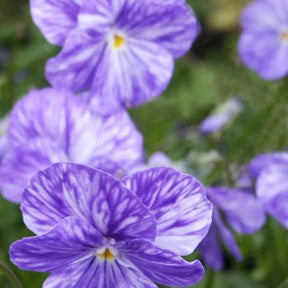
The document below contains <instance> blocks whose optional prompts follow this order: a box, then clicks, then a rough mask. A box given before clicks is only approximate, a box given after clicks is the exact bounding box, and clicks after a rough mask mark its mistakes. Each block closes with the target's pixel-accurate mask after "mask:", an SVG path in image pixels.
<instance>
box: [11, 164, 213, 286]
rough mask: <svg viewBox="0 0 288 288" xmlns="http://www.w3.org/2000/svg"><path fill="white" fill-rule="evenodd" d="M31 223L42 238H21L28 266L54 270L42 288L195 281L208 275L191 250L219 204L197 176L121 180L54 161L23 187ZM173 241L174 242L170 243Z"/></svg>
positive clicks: (162, 174) (166, 172)
mask: <svg viewBox="0 0 288 288" xmlns="http://www.w3.org/2000/svg"><path fill="white" fill-rule="evenodd" d="M21 209H22V213H23V216H24V221H25V223H26V225H27V227H29V228H30V229H31V230H32V231H34V232H35V233H36V234H37V235H38V236H35V237H29V238H25V239H23V240H20V241H17V242H15V243H14V244H13V245H12V247H11V250H10V256H11V259H12V261H13V262H14V263H15V264H16V265H17V266H18V267H20V268H21V269H25V270H34V271H39V272H50V273H51V275H50V276H49V277H48V279H47V280H46V281H45V283H44V285H43V287H63V288H64V287H65V288H70V287H87V288H88V287H91V288H92V287H111V288H112V287H113V288H114V287H115V288H117V287H119V288H120V287H121V288H122V287H137V288H141V287H143V288H144V287H145V288H146V287H151V288H152V287H157V286H156V285H155V284H153V282H152V281H154V282H157V283H161V284H164V285H171V286H179V285H180V286H188V285H192V284H194V283H196V282H198V281H199V280H200V279H201V278H202V276H203V273H204V270H203V267H202V265H201V264H200V262H199V261H194V262H191V263H188V262H186V261H185V260H183V259H182V258H181V257H180V256H179V255H186V254H190V253H191V252H192V251H193V250H194V249H195V248H196V247H197V245H198V244H199V242H200V241H201V240H202V238H203V237H204V236H205V235H206V233H207V231H208V229H209V226H210V222H211V216H212V207H211V205H210V203H209V202H208V200H207V198H206V193H205V189H204V188H203V187H202V185H201V184H200V183H199V182H198V181H196V180H195V179H194V178H193V177H191V176H189V175H186V174H182V173H179V172H177V171H175V170H173V169H171V168H155V169H148V170H146V171H144V172H139V173H136V174H133V175H130V176H128V177H126V178H124V179H122V180H121V181H119V180H117V179H115V178H113V177H112V176H110V175H108V174H106V173H104V172H101V171H100V170H95V169H92V168H88V167H86V166H81V165H77V164H54V165H52V166H51V167H50V168H48V169H47V170H45V171H43V172H39V173H38V174H37V175H36V176H35V177H34V178H33V179H32V181H31V182H30V184H29V186H28V188H27V189H26V190H25V192H24V196H23V201H22V204H21ZM172 243H173V245H171V244H172Z"/></svg>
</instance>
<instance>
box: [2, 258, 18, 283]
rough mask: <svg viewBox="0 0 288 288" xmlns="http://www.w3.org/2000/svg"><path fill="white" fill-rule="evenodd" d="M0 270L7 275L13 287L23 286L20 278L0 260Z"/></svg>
mask: <svg viewBox="0 0 288 288" xmlns="http://www.w3.org/2000/svg"><path fill="white" fill-rule="evenodd" d="M0 270H2V271H3V272H4V274H5V275H6V276H7V278H8V279H9V281H10V282H11V284H12V285H13V286H14V287H15V288H23V286H22V284H21V282H20V280H19V279H18V278H17V276H16V275H15V273H14V272H13V271H12V270H11V269H10V267H9V266H8V265H6V264H5V263H4V262H2V261H0Z"/></svg>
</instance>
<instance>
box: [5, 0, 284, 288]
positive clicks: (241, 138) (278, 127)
mask: <svg viewBox="0 0 288 288" xmlns="http://www.w3.org/2000/svg"><path fill="white" fill-rule="evenodd" d="M163 1H164V0H163ZM188 2H189V4H191V5H192V6H193V8H194V9H195V11H196V14H197V15H198V16H199V18H200V21H201V25H202V34H201V36H200V37H199V39H198V40H197V43H196V44H195V45H194V47H193V49H192V51H191V52H190V53H189V54H188V55H187V56H185V57H184V58H182V59H180V60H179V61H177V65H176V70H175V75H174V77H173V80H172V82H171V84H170V86H169V89H168V90H167V91H166V92H165V95H163V96H162V97H160V98H158V99H157V100H155V101H153V102H151V103H149V104H147V105H144V106H141V107H138V108H135V109H133V110H131V111H130V112H131V115H132V117H133V119H134V120H135V122H136V123H137V125H138V127H139V129H140V131H141V132H142V133H143V135H144V137H145V148H146V151H147V155H150V154H151V153H153V152H155V151H157V150H162V151H164V152H166V153H167V154H168V155H169V156H170V157H171V158H172V159H174V160H179V159H183V158H186V156H187V155H188V154H191V151H192V152H193V153H194V154H193V155H202V156H203V155H205V154H206V153H207V152H209V151H211V150H212V149H213V148H215V145H214V141H213V139H210V140H206V139H204V138H202V137H200V136H199V134H198V132H197V129H198V125H199V123H200V122H201V121H202V120H203V119H204V118H205V117H206V116H207V115H208V114H209V113H210V111H211V110H213V109H214V108H215V107H216V106H217V105H218V104H219V103H221V102H222V101H224V100H225V99H227V98H229V97H231V96H235V95H239V96H240V97H241V98H242V99H243V101H244V104H245V111H244V112H243V113H242V114H241V115H240V117H238V118H237V119H236V121H235V122H234V123H233V125H230V126H229V127H228V128H227V129H226V130H225V133H224V134H223V135H222V142H223V143H225V145H224V146H223V147H222V152H223V153H225V157H226V158H227V160H228V162H230V163H232V164H233V165H237V166H240V165H242V164H244V163H246V162H247V161H249V159H251V158H252V157H253V156H255V155H257V154H259V153H262V152H267V151H275V150H284V149H287V145H288V133H287V128H288V127H287V123H288V122H287V100H288V92H287V90H288V80H287V79H284V80H279V81H275V82H265V81H263V80H261V79H259V78H258V77H257V76H256V75H255V74H254V73H252V72H251V71H249V70H248V69H247V68H245V67H243V66H242V65H241V63H240V62H239V59H238V57H237V40H238V36H239V33H240V29H239V27H238V24H237V23H238V19H239V15H240V12H241V9H242V7H243V6H244V5H245V4H246V3H247V2H248V1H244V0H233V1H231V0H201V1H199V0H191V1H188ZM56 53H57V48H55V47H53V46H51V45H49V44H47V42H46V41H45V40H44V38H43V36H42V35H41V34H40V32H39V31H38V30H37V28H36V27H35V26H34V25H33V23H32V20H31V17H30V14H29V7H28V1H26V0H0V117H2V116H4V115H6V114H7V113H8V112H9V111H10V110H11V108H12V106H13V104H14V103H15V101H16V100H17V99H18V98H20V97H22V96H23V95H24V94H25V93H27V91H29V89H30V88H32V87H38V88H40V87H44V86H46V85H47V83H46V81H45V78H44V66H45V61H46V60H47V59H48V58H49V57H51V56H53V55H54V54H56ZM35 121H37V119H35ZM223 175H224V169H223V167H222V166H221V165H216V166H215V169H212V171H211V173H209V175H208V176H207V177H205V179H203V180H204V181H205V184H209V185H211V184H215V183H219V181H220V182H221V181H222V182H223V181H224V180H223V179H224V176H223ZM222 184H225V183H222ZM287 234H288V233H287V230H284V228H282V227H281V226H280V225H279V224H278V223H276V222H275V221H274V220H273V219H269V221H268V223H267V224H266V226H265V227H264V229H263V230H262V231H261V232H259V233H258V234H256V235H253V236H241V235H237V239H238V240H239V243H240V247H241V250H242V252H243V256H244V261H243V262H241V263H236V262H235V261H234V260H233V259H232V258H230V257H229V255H228V254H227V256H226V260H227V265H226V268H225V269H224V271H222V272H220V273H217V275H215V274H213V273H212V272H211V271H209V270H207V271H208V272H207V274H206V276H205V278H204V279H203V281H202V282H201V283H200V284H198V285H196V286H194V287H197V288H201V287H208V286H209V282H210V281H211V279H214V280H213V281H214V282H213V283H212V284H211V286H210V287H215V288H230V287H231V288H240V287H241V288H244V287H245V288H277V287H278V286H280V284H281V283H284V281H285V279H286V278H288V269H287V265H288V261H287V258H288V235H287ZM29 235H31V233H30V232H29V231H28V230H27V229H26V228H25V227H24V225H23V223H22V219H21V214H20V211H19V207H18V206H17V205H13V204H11V203H8V202H7V201H5V200H3V199H0V260H2V261H5V262H6V263H8V264H9V265H10V267H12V269H13V270H14V271H15V272H16V273H17V275H18V276H19V278H20V279H21V282H22V283H23V285H24V287H25V288H26V287H27V288H37V287H41V283H42V282H43V280H44V279H45V277H46V275H43V274H37V273H32V272H25V271H20V270H18V269H17V268H16V267H14V266H13V265H12V263H10V262H9V257H8V250H9V245H10V244H11V243H12V242H13V241H15V240H17V239H20V238H22V237H24V236H29ZM193 257H195V256H193ZM0 287H1V288H9V287H12V286H10V284H9V282H8V280H7V278H6V277H5V275H4V274H3V273H2V272H0ZM285 287H288V284H287V282H286V284H285V283H284V284H282V286H281V288H285ZM83 288H85V287H83ZM95 288H96V287H95Z"/></svg>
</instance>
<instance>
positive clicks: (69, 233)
mask: <svg viewBox="0 0 288 288" xmlns="http://www.w3.org/2000/svg"><path fill="white" fill-rule="evenodd" d="M102 244H103V236H102V235H101V233H99V232H98V231H97V230H96V229H94V228H93V227H91V226H89V225H86V224H85V223H83V222H80V220H79V219H77V218H75V217H67V218H65V219H63V220H62V221H61V222H60V223H59V224H57V225H56V226H55V227H54V228H52V229H51V230H50V231H49V232H47V233H46V234H43V235H41V236H35V237H28V238H24V239H23V240H19V241H16V242H15V243H13V244H12V246H11V247H10V258H11V260H12V261H13V263H14V264H15V265H17V266H18V267H19V268H21V269H23V270H33V271H38V272H52V271H55V270H58V269H61V268H63V267H65V266H67V265H71V264H73V263H79V262H82V261H85V260H86V259H89V258H93V257H95V255H94V253H95V249H96V248H98V247H101V245H102Z"/></svg>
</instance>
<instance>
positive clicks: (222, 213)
mask: <svg viewBox="0 0 288 288" xmlns="http://www.w3.org/2000/svg"><path fill="white" fill-rule="evenodd" d="M207 194H208V199H209V200H210V201H211V203H212V204H213V206H214V212H213V221H212V225H211V227H210V230H209V232H208V235H207V236H206V237H205V239H204V240H203V241H202V242H201V243H200V245H199V247H198V249H199V251H200V253H201V255H202V256H203V258H204V260H205V262H206V264H207V265H208V266H209V267H211V268H212V269H214V270H220V269H222V268H223V265H224V260H223V254H222V250H221V246H220V244H219V242H220V241H221V242H223V244H224V246H225V247H226V248H227V249H228V250H229V252H230V253H231V254H232V255H233V256H234V257H235V258H236V260H237V261H240V260H241V259H242V256H241V252H240V249H239V247H238V245H237V242H236V240H235V238H234V236H233V233H232V232H231V228H233V230H235V231H236V232H238V233H240V234H252V233H255V232H256V231H258V230H259V229H260V228H261V227H262V226H263V225H264V223H265V220H266V219H265V214H264V211H263V208H262V205H261V203H260V202H259V201H257V199H256V198H255V197H254V195H253V194H252V193H251V191H248V190H242V189H238V188H228V187H210V188H208V189H207ZM223 217H225V220H224V218H223ZM225 223H227V224H225Z"/></svg>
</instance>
